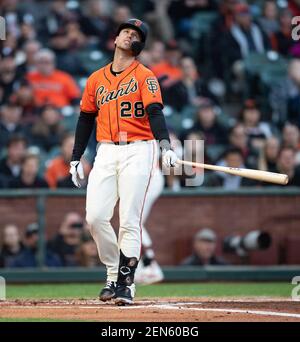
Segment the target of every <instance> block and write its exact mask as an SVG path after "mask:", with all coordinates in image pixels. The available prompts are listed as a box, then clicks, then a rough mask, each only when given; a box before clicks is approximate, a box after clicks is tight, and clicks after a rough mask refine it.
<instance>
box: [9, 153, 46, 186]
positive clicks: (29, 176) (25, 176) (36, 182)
mask: <svg viewBox="0 0 300 342" xmlns="http://www.w3.org/2000/svg"><path fill="white" fill-rule="evenodd" d="M38 172H39V157H38V155H36V154H27V155H26V156H25V157H24V160H23V163H22V170H21V174H20V176H19V177H18V178H16V179H14V180H12V181H11V182H10V184H9V187H10V188H14V189H26V188H29V189H39V188H48V184H47V182H46V181H45V180H44V179H43V178H41V177H39V175H38Z"/></svg>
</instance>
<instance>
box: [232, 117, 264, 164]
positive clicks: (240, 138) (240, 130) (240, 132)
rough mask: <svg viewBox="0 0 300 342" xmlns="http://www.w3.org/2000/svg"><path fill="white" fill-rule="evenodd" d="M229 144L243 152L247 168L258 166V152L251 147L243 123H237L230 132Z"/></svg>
mask: <svg viewBox="0 0 300 342" xmlns="http://www.w3.org/2000/svg"><path fill="white" fill-rule="evenodd" d="M229 144H230V145H231V146H232V147H235V148H238V149H239V150H240V151H241V152H242V154H243V158H244V160H245V163H246V166H247V167H249V168H255V167H256V166H257V157H258V156H257V151H254V150H253V148H252V147H251V146H249V144H248V136H247V133H246V129H245V126H244V125H243V124H242V123H237V124H236V125H235V126H233V127H232V128H231V129H230V130H229Z"/></svg>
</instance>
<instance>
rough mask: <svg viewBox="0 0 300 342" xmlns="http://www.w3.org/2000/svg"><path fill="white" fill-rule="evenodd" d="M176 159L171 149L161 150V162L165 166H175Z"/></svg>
mask: <svg viewBox="0 0 300 342" xmlns="http://www.w3.org/2000/svg"><path fill="white" fill-rule="evenodd" d="M177 160H178V157H177V155H176V153H175V152H174V151H172V150H168V151H166V150H163V152H162V163H163V165H164V166H166V167H174V166H176V162H177Z"/></svg>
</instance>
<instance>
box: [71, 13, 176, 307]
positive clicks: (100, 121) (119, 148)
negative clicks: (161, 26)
mask: <svg viewBox="0 0 300 342" xmlns="http://www.w3.org/2000/svg"><path fill="white" fill-rule="evenodd" d="M147 31H148V29H147V26H146V24H145V23H143V22H142V21H140V20H138V19H130V20H128V21H127V22H125V23H123V24H121V25H120V26H119V28H118V31H117V36H116V39H115V53H114V58H113V61H112V63H109V64H108V65H106V66H104V67H103V68H101V69H99V70H97V71H95V72H94V73H93V74H92V75H91V76H90V77H89V78H88V80H87V83H86V87H85V90H84V92H83V96H82V101H81V107H80V110H81V112H80V116H79V119H78V123H77V128H76V133H75V143H74V150H73V156H72V161H71V163H70V166H71V167H70V173H71V174H72V180H73V182H74V184H75V185H76V186H77V187H80V179H83V178H84V174H83V168H82V163H81V161H80V159H81V156H82V155H83V153H84V151H85V148H86V146H87V143H88V140H89V137H90V134H91V132H92V130H93V127H94V123H95V121H96V132H97V141H98V142H99V143H98V146H97V154H96V158H95V161H94V165H93V168H92V170H91V172H90V175H89V179H88V186H87V196H86V220H87V222H88V224H89V226H90V231H91V234H92V236H93V238H94V240H95V242H96V244H97V248H98V252H99V257H100V260H101V262H102V263H103V264H105V265H106V268H107V282H106V286H105V287H104V288H103V289H102V290H101V292H100V300H102V301H108V300H111V299H115V303H116V304H118V305H125V304H131V303H133V298H134V294H135V286H134V273H135V270H136V267H137V265H138V261H139V259H140V251H141V239H142V237H141V231H142V229H141V225H142V224H141V223H142V218H143V208H144V203H145V200H146V197H147V192H148V189H149V184H150V182H151V176H152V171H153V170H154V167H155V163H156V162H157V160H158V158H157V155H158V148H157V143H156V140H158V141H159V143H160V147H161V149H162V155H163V157H162V159H163V163H164V165H166V166H167V167H171V166H175V163H176V161H177V159H178V158H177V156H176V154H175V152H173V151H172V150H171V149H170V139H169V133H168V130H167V128H166V123H165V119H164V115H163V112H162V108H163V103H162V97H161V92H160V87H159V84H158V81H157V79H156V77H155V76H154V74H153V73H152V72H151V71H150V70H149V69H147V68H146V67H145V66H143V65H142V64H141V63H139V62H138V60H137V59H136V57H137V56H138V55H139V53H140V52H141V50H142V49H143V47H144V45H145V42H146V38H147ZM118 200H119V220H120V227H119V234H118V238H117V236H116V234H115V232H114V230H113V228H112V226H111V223H110V220H111V218H112V216H113V211H114V207H115V205H116V203H117V201H118Z"/></svg>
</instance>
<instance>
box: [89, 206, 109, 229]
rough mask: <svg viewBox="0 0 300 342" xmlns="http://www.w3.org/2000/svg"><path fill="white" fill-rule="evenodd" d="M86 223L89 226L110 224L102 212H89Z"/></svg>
mask: <svg viewBox="0 0 300 342" xmlns="http://www.w3.org/2000/svg"><path fill="white" fill-rule="evenodd" d="M86 222H87V223H88V225H89V226H91V227H93V226H102V225H106V224H107V223H109V220H108V219H107V218H106V217H105V216H104V215H102V214H101V211H97V212H96V211H89V210H88V211H87V213H86Z"/></svg>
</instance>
